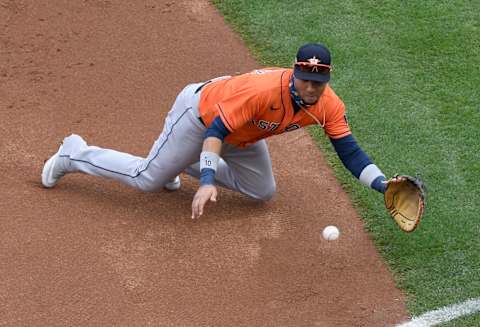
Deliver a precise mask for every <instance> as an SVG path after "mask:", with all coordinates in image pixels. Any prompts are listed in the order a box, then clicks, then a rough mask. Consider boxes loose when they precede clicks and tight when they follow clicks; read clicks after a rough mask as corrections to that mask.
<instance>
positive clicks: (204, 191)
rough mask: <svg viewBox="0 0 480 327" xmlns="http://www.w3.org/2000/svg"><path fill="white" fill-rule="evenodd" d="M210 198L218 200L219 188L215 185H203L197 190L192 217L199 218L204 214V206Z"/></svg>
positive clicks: (213, 200)
mask: <svg viewBox="0 0 480 327" xmlns="http://www.w3.org/2000/svg"><path fill="white" fill-rule="evenodd" d="M208 200H210V201H212V202H216V201H217V188H216V187H215V185H203V186H200V188H199V189H198V190H197V193H195V196H194V197H193V202H192V219H196V218H199V217H200V216H201V215H202V214H203V208H204V207H205V204H206V203H207V202H208Z"/></svg>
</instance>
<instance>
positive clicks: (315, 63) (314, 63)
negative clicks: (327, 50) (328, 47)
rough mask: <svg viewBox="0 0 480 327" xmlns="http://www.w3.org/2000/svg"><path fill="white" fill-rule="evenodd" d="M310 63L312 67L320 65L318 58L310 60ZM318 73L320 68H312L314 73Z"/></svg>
mask: <svg viewBox="0 0 480 327" xmlns="http://www.w3.org/2000/svg"><path fill="white" fill-rule="evenodd" d="M308 62H309V63H310V64H312V65H318V64H319V63H320V59H318V58H316V57H315V56H313V58H310V59H308ZM314 71H315V72H318V67H316V66H314V67H312V72H314Z"/></svg>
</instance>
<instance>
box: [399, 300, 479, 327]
mask: <svg viewBox="0 0 480 327" xmlns="http://www.w3.org/2000/svg"><path fill="white" fill-rule="evenodd" d="M475 312H480V298H476V299H470V300H468V301H465V302H463V303H459V304H453V305H450V306H448V307H443V308H441V309H438V310H434V311H430V312H427V313H424V314H423V315H421V316H418V317H414V318H413V319H412V320H411V321H409V322H406V323H403V324H400V325H397V326H396V327H431V326H436V325H438V324H442V323H444V322H447V321H450V320H453V319H457V318H459V317H463V316H468V315H470V314H472V313H475Z"/></svg>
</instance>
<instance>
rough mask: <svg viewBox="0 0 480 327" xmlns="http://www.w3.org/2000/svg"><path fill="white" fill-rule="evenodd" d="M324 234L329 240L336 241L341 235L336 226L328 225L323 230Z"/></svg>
mask: <svg viewBox="0 0 480 327" xmlns="http://www.w3.org/2000/svg"><path fill="white" fill-rule="evenodd" d="M322 235H323V238H324V239H326V240H327V241H334V240H336V239H337V238H338V236H340V231H339V230H338V228H337V227H335V226H327V227H325V229H324V230H323V232H322Z"/></svg>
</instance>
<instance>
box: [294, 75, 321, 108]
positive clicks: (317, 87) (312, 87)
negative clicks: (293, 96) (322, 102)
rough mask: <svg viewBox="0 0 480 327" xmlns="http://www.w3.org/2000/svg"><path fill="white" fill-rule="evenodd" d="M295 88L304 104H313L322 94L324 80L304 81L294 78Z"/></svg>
mask: <svg viewBox="0 0 480 327" xmlns="http://www.w3.org/2000/svg"><path fill="white" fill-rule="evenodd" d="M294 84H295V89H296V90H297V92H298V94H299V95H300V97H301V98H302V100H303V102H305V103H306V104H315V103H316V102H317V101H318V99H319V98H320V96H321V95H322V93H323V91H324V90H325V87H326V86H327V83H326V82H315V81H304V80H302V79H298V78H295V80H294Z"/></svg>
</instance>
